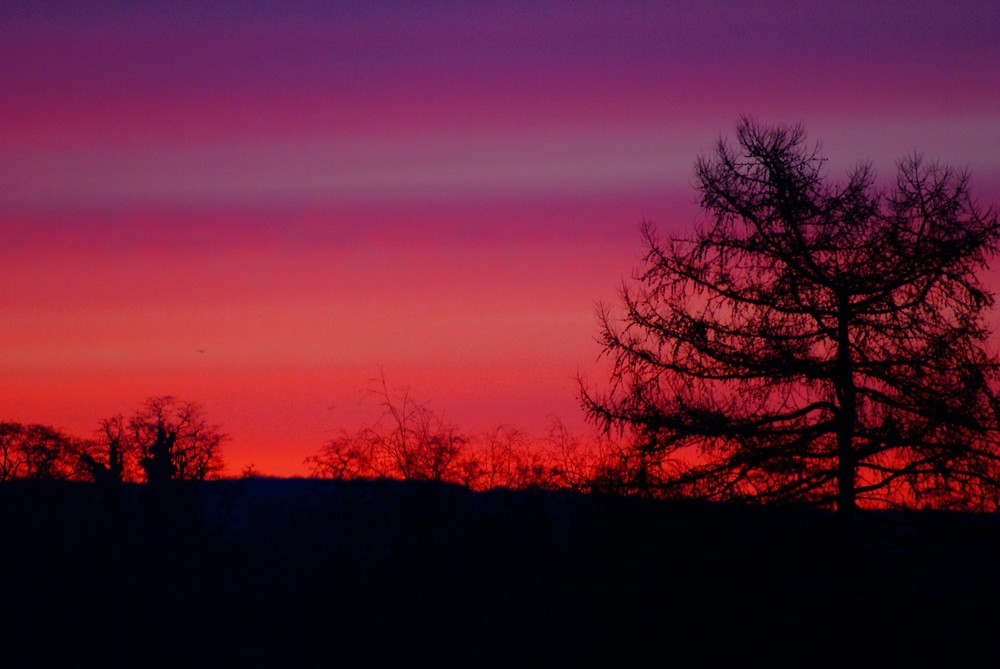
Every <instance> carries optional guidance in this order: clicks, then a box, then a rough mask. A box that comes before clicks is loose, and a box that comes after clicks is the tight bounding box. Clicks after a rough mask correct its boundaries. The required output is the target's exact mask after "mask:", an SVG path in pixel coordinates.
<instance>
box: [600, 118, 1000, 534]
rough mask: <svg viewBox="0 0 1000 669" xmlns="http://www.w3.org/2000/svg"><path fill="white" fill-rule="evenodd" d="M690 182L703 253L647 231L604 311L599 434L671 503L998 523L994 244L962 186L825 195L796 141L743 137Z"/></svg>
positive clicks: (782, 134)
mask: <svg viewBox="0 0 1000 669" xmlns="http://www.w3.org/2000/svg"><path fill="white" fill-rule="evenodd" d="M736 139H737V145H735V146H734V145H732V144H731V143H729V142H727V141H725V140H721V139H720V140H719V142H718V144H717V146H716V147H715V151H714V153H713V154H712V155H710V156H706V157H702V158H700V159H699V160H698V162H697V164H696V177H697V183H698V188H699V190H700V194H701V204H702V207H703V209H704V210H705V212H706V214H707V216H706V217H705V220H704V222H702V223H700V224H699V225H698V226H697V227H696V228H695V231H694V235H693V236H692V237H691V238H687V239H685V238H669V239H664V238H661V237H660V236H658V234H657V232H656V231H655V230H654V228H653V226H652V225H651V224H648V223H644V224H643V227H642V233H643V237H644V241H645V244H646V254H645V264H644V266H643V268H642V270H641V271H640V272H638V273H637V275H636V283H633V284H626V285H624V286H623V288H622V290H621V301H622V305H623V307H624V309H623V312H618V313H616V312H615V311H614V310H613V309H611V308H609V307H606V306H605V307H602V308H601V309H600V310H599V318H600V326H601V336H602V343H603V347H604V353H605V355H606V356H607V357H608V358H609V360H610V362H611V386H610V389H609V390H608V391H606V392H605V393H603V394H602V393H598V392H594V391H591V390H588V389H587V388H586V387H583V389H582V397H583V402H584V406H585V408H586V410H587V411H588V412H589V415H590V416H591V417H592V418H593V419H595V420H596V421H598V423H599V424H601V425H602V426H603V427H604V428H606V429H608V430H623V431H628V432H630V433H632V434H634V437H635V444H636V449H637V451H638V452H640V453H643V454H645V455H647V456H649V455H653V456H655V457H656V458H658V459H659V465H658V467H659V471H660V472H662V473H663V477H662V478H661V479H660V480H659V481H657V484H658V485H661V486H662V489H663V490H664V491H666V492H674V493H682V494H693V495H699V496H704V497H707V498H715V499H725V498H756V499H760V500H805V501H812V502H817V503H823V504H832V503H835V504H836V508H837V509H838V511H841V512H845V513H848V514H849V513H850V512H851V511H853V510H854V509H855V508H856V507H857V506H858V504H859V503H864V504H869V505H870V504H878V505H883V504H890V505H904V506H912V505H916V504H930V505H934V506H959V507H963V508H973V507H974V508H982V507H992V508H995V507H996V506H997V501H998V497H997V493H998V474H1000V446H998V441H997V434H998V415H997V410H998V402H997V394H996V388H997V386H996V382H997V371H998V363H997V358H996V357H995V356H994V355H993V354H992V353H990V352H989V351H988V350H987V339H988V336H989V331H988V328H987V327H986V325H985V322H984V316H985V313H986V311H987V310H988V309H989V308H990V307H991V306H992V305H993V295H992V293H991V292H990V291H989V290H988V289H987V288H986V287H985V286H984V285H983V283H982V281H981V280H980V279H979V277H978V276H977V274H978V273H979V272H980V271H981V270H984V269H985V268H986V267H987V262H988V260H989V259H990V257H991V256H992V255H993V254H994V253H995V252H996V251H997V248H998V244H1000V224H998V220H997V216H996V212H995V210H993V209H992V208H991V209H986V210H984V209H982V208H980V207H979V206H977V205H976V203H975V202H974V201H973V200H972V198H971V196H970V187H969V177H968V174H967V173H965V172H959V171H955V170H953V169H951V168H949V167H946V166H942V165H939V164H937V163H933V162H928V161H925V160H924V159H922V158H921V157H920V156H918V155H913V156H910V157H908V158H905V159H903V160H902V161H900V162H899V163H898V171H897V175H896V179H895V183H894V184H893V185H892V186H891V187H890V188H879V187H877V186H876V183H875V173H874V170H873V169H872V167H871V165H870V164H867V163H860V164H859V165H858V166H857V167H855V168H854V169H853V170H851V171H850V172H849V173H848V174H847V177H846V181H843V182H840V183H832V182H830V181H829V180H828V179H827V177H826V175H825V171H824V169H823V165H824V159H823V158H822V157H820V154H819V152H818V149H817V148H811V147H809V146H807V144H806V141H805V134H804V132H803V130H802V128H801V126H794V127H788V126H765V125H761V124H759V123H757V122H755V121H753V120H750V119H743V120H741V122H740V123H739V124H738V126H737V133H736Z"/></svg>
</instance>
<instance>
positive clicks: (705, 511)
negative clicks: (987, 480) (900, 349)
mask: <svg viewBox="0 0 1000 669" xmlns="http://www.w3.org/2000/svg"><path fill="white" fill-rule="evenodd" d="M99 493H100V491H99V490H98V489H97V488H95V487H94V486H90V485H85V484H47V485H38V484H35V485H32V484H30V483H28V482H14V483H9V484H5V485H2V486H0V666H9V667H18V666H25V667H29V666H30V667H42V666H59V667H63V666H66V667H70V666H94V667H100V666H104V667H154V666H164V667H192V666H210V667H221V666H238V667H307V666H331V667H332V666H406V667H420V666H426V667H438V666H470V667H475V666H501V667H521V666H637V665H642V666H645V665H655V666H737V665H740V666H796V667H810V666H857V665H862V666H875V665H881V666H904V665H906V664H911V665H917V666H935V665H941V666H973V665H978V664H984V665H986V666H995V664H996V662H997V661H998V658H1000V626H998V623H1000V523H998V522H997V519H996V517H994V516H989V517H984V516H969V515H956V514H931V513H920V514H911V515H899V514H876V515H871V516H867V517H865V518H863V519H862V520H861V522H860V523H859V524H858V526H857V527H856V530H855V533H854V535H853V536H852V535H849V534H845V533H844V532H842V530H841V529H840V527H839V525H838V524H837V523H836V522H834V520H833V519H832V518H831V517H830V516H829V515H828V514H826V513H822V512H816V511H809V510H796V509H774V508H771V509H761V508H747V507H726V506H720V505H700V504H678V503H653V502H646V501H642V500H636V499H616V498H601V497H586V496H580V495H574V494H569V493H544V492H517V493H514V492H491V493H471V492H468V491H466V490H463V489H461V488H455V487H450V486H439V485H429V484H425V485H419V484H404V483H394V482H353V483H334V482H323V481H297V480H268V479H256V480H244V481H220V482H215V483H211V484H207V485H204V486H202V487H201V488H199V489H197V490H196V489H186V490H179V491H173V492H172V493H171V495H169V496H165V497H163V498H162V499H161V498H151V497H150V496H149V495H148V491H145V490H143V489H142V488H140V487H132V488H127V489H126V490H124V491H123V492H122V494H121V496H120V497H119V498H117V499H116V498H115V497H114V496H109V495H102V494H99Z"/></svg>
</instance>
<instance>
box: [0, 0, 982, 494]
mask: <svg viewBox="0 0 1000 669" xmlns="http://www.w3.org/2000/svg"><path fill="white" fill-rule="evenodd" d="M87 4H97V3H73V2H47V1H46V0H39V1H36V2H17V1H16V0H15V1H13V2H10V1H8V2H5V3H3V4H2V5H0V233H2V236H0V240H2V243H0V267H2V279H0V310H2V311H0V313H2V315H3V320H2V323H3V327H2V328H0V419H6V420H18V421H22V422H43V423H48V424H53V425H56V426H59V427H62V428H64V429H66V430H68V431H70V432H73V433H76V434H80V435H87V434H90V433H91V432H92V431H93V430H94V428H95V427H96V425H97V421H98V420H99V419H100V418H102V417H105V416H110V415H113V414H116V413H126V414H127V413H130V412H131V411H133V410H134V409H135V408H136V407H137V406H138V405H139V404H140V403H141V401H142V400H143V399H144V398H145V397H147V396H150V395H161V394H174V395H177V396H179V397H181V398H183V399H186V400H194V401H198V402H200V403H201V404H202V405H203V406H204V407H205V410H206V413H207V415H208V417H209V419H210V420H212V421H214V422H217V423H220V424H221V425H222V426H223V428H224V430H225V431H226V432H228V433H229V434H230V435H231V437H232V441H231V442H230V443H228V444H227V446H226V451H225V455H226V458H227V461H228V464H229V472H230V473H234V474H235V473H239V471H240V470H242V469H243V467H245V466H246V465H248V464H250V463H253V464H254V465H255V466H256V468H257V469H258V470H260V471H262V472H265V473H271V474H277V475H290V474H301V473H305V472H306V469H305V467H304V466H303V465H302V460H303V459H304V458H305V457H306V456H308V455H310V454H312V453H313V452H315V451H316V450H317V449H318V448H319V446H320V445H321V444H322V443H323V442H324V441H325V440H327V439H328V438H330V437H331V436H333V435H334V434H335V433H336V432H337V431H338V430H340V429H341V428H347V429H352V428H354V427H357V425H358V424H359V422H361V421H366V420H371V419H373V418H374V417H375V416H377V414H378V409H377V402H375V401H374V400H373V399H372V398H371V396H370V395H366V393H365V391H366V389H370V388H372V387H373V385H372V379H373V378H375V377H377V376H378V375H379V374H380V372H381V373H384V374H385V377H386V380H387V381H388V383H389V385H390V387H395V388H404V387H408V388H410V389H411V390H412V392H413V394H414V396H415V397H417V398H418V399H422V400H426V401H427V402H428V403H429V404H430V406H431V407H432V408H434V409H437V410H438V411H440V412H441V413H443V414H444V415H445V417H446V418H447V419H449V420H451V421H453V422H455V423H457V424H459V425H460V426H461V427H462V428H464V429H466V430H469V431H475V430H483V429H488V428H490V427H492V426H494V425H496V424H498V423H510V424H514V425H517V426H520V427H522V428H525V429H527V430H529V431H534V432H536V433H538V432H541V431H542V430H543V429H544V427H545V426H546V424H547V423H548V422H550V421H551V419H552V417H559V418H561V419H562V420H563V421H564V422H566V423H567V424H568V425H570V426H571V427H574V428H582V427H583V426H584V421H583V418H582V415H581V412H580V409H579V405H578V401H577V398H576V385H575V380H574V378H575V376H576V374H577V373H578V371H579V372H580V373H582V374H583V375H584V376H587V377H588V378H590V379H593V380H594V382H595V383H599V382H600V381H601V378H602V373H601V368H600V366H599V364H598V363H597V355H598V353H599V347H598V345H597V343H596V342H595V336H596V335H597V328H596V322H595V318H594V304H595V302H597V301H598V300H611V299H613V298H614V296H615V291H616V288H617V286H618V284H619V283H620V281H621V280H622V278H623V277H627V276H629V275H630V274H631V271H632V269H633V268H634V267H635V266H636V264H637V258H638V255H639V253H640V251H641V248H640V245H639V237H638V223H639V221H640V220H641V219H642V218H650V219H652V220H654V221H655V222H657V223H658V224H659V225H660V226H661V227H662V228H663V229H664V230H671V231H683V230H684V229H685V228H686V227H687V226H689V225H690V224H691V223H692V222H693V221H694V220H695V219H696V217H697V215H698V209H697V206H696V204H697V203H696V194H695V193H694V191H693V190H692V188H691V184H692V166H693V163H694V160H695V158H696V157H697V156H698V154H699V153H702V152H705V151H708V150H710V149H711V146H712V143H713V142H714V141H715V140H716V139H717V137H718V136H719V135H720V134H728V133H729V132H730V131H731V130H732V128H733V126H734V124H735V122H736V121H737V119H738V117H739V116H740V115H741V114H751V115H754V116H756V117H757V118H758V119H759V120H761V121H765V122H802V123H803V124H804V125H805V127H806V130H807V132H808V133H809V136H810V137H811V138H813V139H817V140H821V141H822V144H823V147H824V152H825V153H826V155H827V156H828V157H829V158H830V161H829V165H830V170H831V174H834V175H836V174H838V173H842V172H843V171H844V170H845V169H847V168H848V167H850V166H851V165H852V164H854V162H855V161H856V160H858V159H864V158H870V159H871V160H872V161H874V163H875V165H876V167H877V168H878V169H879V170H880V174H882V175H885V176H887V177H889V176H891V175H892V172H893V169H894V162H895V160H896V159H898V158H899V157H901V156H903V155H905V154H907V153H909V152H912V151H914V150H918V151H921V152H923V153H925V154H926V155H927V156H928V157H936V158H939V159H941V160H942V161H944V162H947V163H951V164H954V165H956V166H961V167H968V168H969V169H970V170H971V172H972V175H973V183H974V186H975V190H976V193H977V195H978V196H979V198H980V199H981V200H982V201H983V202H986V203H988V202H991V201H1000V70H998V63H1000V39H998V38H997V35H1000V3H995V2H967V3H961V2H940V3H928V2H916V1H909V2H880V3H870V2H858V3H851V2H840V3H829V4H830V6H828V7H826V8H816V7H813V6H812V4H811V3H803V2H787V3H782V2H741V3H724V2H699V3H686V2H685V3H680V2H678V3H668V2H662V3H649V2H639V3H623V2H616V3H587V2H573V3H570V2H564V3H537V2H524V3H495V2H485V1H484V2H467V3H443V2H441V3H439V2H392V3H378V2H364V3H361V2H359V3H325V2H323V3H321V2H315V3H277V2H264V1H263V0H261V1H257V2H253V1H251V2H246V1H235V0H233V1H231V2H214V3H200V2H178V1H172V2H144V3H143V2H140V3H135V2H120V3H101V4H102V5H103V8H102V9H94V8H92V7H90V8H86V9H84V8H83V7H84V6H85V5H87ZM202 5H211V8H206V7H203V6H202ZM330 5H341V6H340V7H339V8H336V9H331V8H330V7H329V6H330ZM612 5H613V6H612Z"/></svg>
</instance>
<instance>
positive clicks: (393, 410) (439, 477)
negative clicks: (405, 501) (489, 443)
mask: <svg viewBox="0 0 1000 669" xmlns="http://www.w3.org/2000/svg"><path fill="white" fill-rule="evenodd" d="M374 392H375V393H376V394H377V395H378V397H379V399H380V403H381V405H382V408H383V410H384V411H383V414H382V416H381V418H380V419H379V420H378V422H376V423H375V424H374V425H369V426H365V427H362V428H361V429H360V430H358V432H357V433H355V434H347V433H345V434H342V435H341V436H340V437H338V438H336V439H333V440H331V441H329V442H327V444H326V445H324V446H323V448H322V449H321V450H320V452H319V453H317V454H316V455H315V456H312V457H310V458H307V459H306V464H308V465H310V466H311V467H312V469H313V473H314V474H316V475H318V476H324V477H332V478H361V477H379V478H399V479H405V480H427V481H448V482H452V483H459V482H464V480H465V479H466V478H467V477H468V471H467V465H468V463H467V462H465V461H464V460H463V458H462V457H461V456H462V454H463V453H465V452H466V446H467V444H468V441H469V440H468V438H467V437H465V436H464V435H462V434H461V433H459V431H458V428H457V427H456V426H454V425H451V424H450V423H447V422H445V420H444V419H443V418H442V417H441V416H440V415H439V414H437V413H435V412H434V411H432V410H431V409H430V408H429V407H428V406H427V405H425V404H420V403H418V402H416V401H414V400H413V398H412V397H411V396H410V394H409V392H402V393H399V394H396V395H393V393H392V392H390V391H389V388H388V386H387V384H386V382H385V379H384V378H382V379H381V384H380V387H379V388H378V389H377V390H376V391H374Z"/></svg>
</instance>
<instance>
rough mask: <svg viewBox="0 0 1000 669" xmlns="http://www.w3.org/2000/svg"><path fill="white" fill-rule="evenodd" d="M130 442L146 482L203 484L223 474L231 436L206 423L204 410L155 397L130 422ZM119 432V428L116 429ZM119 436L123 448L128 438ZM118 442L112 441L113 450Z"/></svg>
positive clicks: (147, 401)
mask: <svg viewBox="0 0 1000 669" xmlns="http://www.w3.org/2000/svg"><path fill="white" fill-rule="evenodd" d="M128 425H129V435H128V437H129V439H130V440H132V442H133V443H132V445H130V446H129V448H134V449H135V450H136V451H137V452H138V454H139V458H140V459H139V464H140V466H141V467H142V469H143V471H144V472H145V473H146V481H147V482H148V483H149V484H151V485H155V484H157V483H163V482H164V481H168V480H177V481H189V480H194V481H202V480H205V479H209V478H214V477H216V476H218V475H219V474H220V473H221V472H222V467H223V462H222V450H221V445H222V442H223V441H225V440H226V439H227V436H226V435H225V434H223V433H222V432H220V430H219V426H217V425H211V424H209V423H208V421H207V420H206V419H205V417H204V415H203V413H202V409H201V407H200V406H199V405H198V404H196V403H194V402H182V401H181V400H178V399H177V398H175V397H171V396H163V397H151V398H149V399H147V400H146V402H145V404H143V406H142V407H141V408H140V409H139V410H138V411H137V412H136V413H135V415H134V416H132V418H131V419H129V424H128ZM112 428H115V426H112ZM111 436H118V437H119V439H118V448H119V449H121V448H122V437H123V436H124V435H121V434H118V433H114V434H113V435H109V439H110V437H111ZM113 443H114V441H113V440H112V441H109V447H110V446H111V445H112V444H113Z"/></svg>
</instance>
